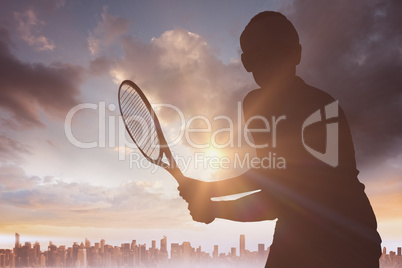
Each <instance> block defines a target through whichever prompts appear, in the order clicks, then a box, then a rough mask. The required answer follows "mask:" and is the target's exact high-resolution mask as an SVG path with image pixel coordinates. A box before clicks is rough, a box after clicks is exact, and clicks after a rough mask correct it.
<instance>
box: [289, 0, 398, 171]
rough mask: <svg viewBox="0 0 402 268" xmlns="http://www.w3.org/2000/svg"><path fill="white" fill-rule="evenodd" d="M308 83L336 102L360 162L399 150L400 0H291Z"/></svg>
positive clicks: (389, 155) (378, 158) (292, 19)
mask: <svg viewBox="0 0 402 268" xmlns="http://www.w3.org/2000/svg"><path fill="white" fill-rule="evenodd" d="M283 13H285V14H286V15H287V16H288V17H289V19H290V20H291V21H292V22H293V23H294V25H295V27H296V29H297V30H298V31H299V35H300V37H301V44H302V46H303V57H302V63H301V66H300V68H299V70H298V72H299V74H300V75H301V76H302V77H303V78H304V79H305V80H306V82H308V83H310V84H312V85H313V86H317V87H319V88H321V89H323V90H325V91H328V92H329V93H330V94H332V95H333V96H334V97H335V98H337V99H339V100H340V104H341V106H342V107H343V108H344V110H345V112H346V115H347V117H348V119H349V123H350V125H351V128H352V134H353V137H354V141H355V147H356V152H357V158H358V160H359V163H361V164H369V163H373V161H377V162H378V161H379V160H381V159H385V158H388V157H395V155H397V154H398V153H400V149H401V142H402V102H401V100H402V90H401V88H402V76H401V73H402V50H401V47H402V35H401V27H400V25H401V24H402V17H401V16H400V14H402V2H400V1H346V0H344V1H332V2H328V1H318V0H317V1H294V3H293V6H292V7H291V8H289V7H288V8H286V9H285V10H283Z"/></svg>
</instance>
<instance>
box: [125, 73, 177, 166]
mask: <svg viewBox="0 0 402 268" xmlns="http://www.w3.org/2000/svg"><path fill="white" fill-rule="evenodd" d="M119 108H120V113H121V115H122V118H123V122H124V125H125V127H126V130H127V132H128V134H129V135H130V137H131V139H132V140H133V141H134V143H135V144H136V146H137V147H138V149H139V150H140V151H141V153H142V154H143V155H144V156H145V158H147V160H149V161H150V162H152V163H154V164H157V165H159V166H162V167H164V168H166V167H167V164H166V163H164V162H163V161H162V157H163V153H164V150H163V149H164V148H166V140H165V138H164V136H163V133H162V129H161V126H160V123H159V120H158V117H157V116H156V114H155V111H154V109H153V108H152V106H151V104H150V103H149V101H148V99H147V98H146V96H145V95H144V93H143V92H142V90H141V89H140V88H139V87H138V86H137V85H136V84H135V83H134V82H133V81H131V80H125V81H123V82H122V83H121V84H120V87H119ZM168 151H169V152H168V154H170V150H169V149H168ZM165 154H166V152H165Z"/></svg>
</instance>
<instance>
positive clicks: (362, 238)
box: [178, 11, 381, 268]
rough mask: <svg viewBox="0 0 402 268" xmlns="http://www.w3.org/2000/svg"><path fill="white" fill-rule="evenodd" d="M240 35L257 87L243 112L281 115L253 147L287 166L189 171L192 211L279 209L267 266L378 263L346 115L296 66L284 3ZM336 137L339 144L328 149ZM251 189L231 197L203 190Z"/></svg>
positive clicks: (202, 216) (256, 216)
mask: <svg viewBox="0 0 402 268" xmlns="http://www.w3.org/2000/svg"><path fill="white" fill-rule="evenodd" d="M240 45H241V49H242V51H243V54H242V56H241V60H242V62H243V65H244V67H245V69H246V70H247V71H248V72H251V73H252V75H253V77H254V79H255V81H256V83H257V84H258V85H259V86H260V87H261V88H259V89H256V90H254V91H251V92H250V93H249V94H248V95H247V96H246V97H245V99H244V101H243V112H244V119H245V121H247V120H248V119H249V118H251V117H252V116H256V115H259V116H263V117H265V118H267V120H268V121H270V120H271V118H272V116H275V117H276V118H279V117H280V116H282V115H284V116H286V119H283V120H282V121H281V122H279V123H278V128H277V130H276V146H272V145H271V146H269V147H265V148H259V149H256V152H257V155H258V157H260V158H263V157H264V156H266V155H267V154H268V153H269V152H275V153H276V154H277V155H280V156H282V157H283V158H284V159H286V168H283V169H264V168H254V169H250V170H249V171H247V172H246V173H244V174H243V175H241V176H238V177H235V178H231V179H226V180H221V181H215V182H202V181H198V180H193V179H190V178H188V180H186V182H185V183H182V184H181V185H179V188H178V189H179V191H180V195H181V196H182V197H183V198H184V199H185V200H186V201H187V202H188V208H189V210H190V214H191V215H192V217H193V219H194V220H195V221H199V222H204V223H210V222H212V221H213V220H214V219H215V218H222V219H229V220H234V221H242V222H249V221H262V220H274V219H277V223H276V228H275V234H274V238H273V243H272V245H271V247H270V253H269V256H268V260H267V263H266V267H269V268H278V267H279V268H287V267H292V268H293V267H302V268H304V267H305V268H313V267H317V268H318V267H320V268H332V267H334V268H335V267H342V268H345V267H351V268H373V267H378V266H379V261H378V259H379V257H380V255H381V249H380V243H381V238H380V236H379V235H378V233H377V231H376V229H377V223H376V218H375V215H374V212H373V210H372V207H371V205H370V202H369V200H368V198H367V196H366V194H365V192H364V188H365V187H364V185H363V184H362V183H361V182H359V180H358V178H357V175H358V173H359V171H358V170H357V169H356V162H355V152H354V146H353V141H352V137H351V133H350V129H349V125H348V123H347V120H346V117H345V115H344V113H343V111H342V110H341V108H340V107H338V104H337V102H335V100H334V99H333V98H332V97H331V96H330V95H329V94H327V93H325V92H323V91H321V90H319V89H317V88H314V87H312V86H309V85H307V84H306V83H305V82H304V81H303V80H302V79H301V78H299V77H298V76H296V65H298V64H299V62H300V58H301V46H300V44H299V37H298V34H297V32H296V30H295V28H294V26H293V25H292V23H291V22H290V21H289V20H288V19H287V18H286V17H285V16H284V15H282V14H281V13H278V12H272V11H265V12H262V13H259V14H257V15H256V16H255V17H253V18H252V19H251V21H250V22H249V24H248V25H247V26H246V27H245V29H244V31H243V33H242V34H241V37H240ZM328 64H330V63H328ZM317 111H318V112H317ZM322 118H324V119H322ZM307 119H309V120H307ZM321 119H322V120H321ZM329 126H331V127H329ZM258 127H259V126H258V124H256V125H255V126H253V127H250V128H252V129H256V128H258ZM334 133H335V134H334ZM251 134H252V137H253V139H254V143H255V144H260V145H263V144H269V142H271V141H272V139H271V138H272V137H271V136H270V135H272V133H267V132H265V133H264V132H252V133H251ZM330 134H331V135H332V134H334V135H332V136H331V135H330ZM328 137H332V140H328ZM334 142H335V143H334ZM336 143H337V146H336V149H337V150H336V152H333V151H332V152H330V153H332V154H333V155H328V154H327V153H328V150H329V148H328V147H329V146H330V145H331V144H332V145H333V144H335V145H336ZM332 147H333V146H332ZM326 150H327V151H326ZM256 189H260V191H259V192H257V193H254V194H251V195H248V196H245V197H243V198H239V199H237V200H231V201H211V199H210V197H216V196H224V195H230V194H237V193H241V192H246V191H250V190H256Z"/></svg>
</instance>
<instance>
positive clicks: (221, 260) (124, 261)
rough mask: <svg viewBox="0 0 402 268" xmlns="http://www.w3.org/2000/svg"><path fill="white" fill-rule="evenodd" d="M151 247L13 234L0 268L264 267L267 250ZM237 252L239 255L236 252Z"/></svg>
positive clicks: (384, 265)
mask: <svg viewBox="0 0 402 268" xmlns="http://www.w3.org/2000/svg"><path fill="white" fill-rule="evenodd" d="M151 243H152V244H151V246H150V247H148V248H147V245H146V244H137V242H136V240H132V241H131V243H123V244H121V246H120V247H119V246H112V245H108V244H106V242H105V240H104V239H102V240H100V241H99V242H95V243H94V244H93V245H92V243H91V241H89V240H88V239H86V238H85V242H81V244H78V243H77V242H75V243H74V244H73V245H72V246H71V247H66V246H65V245H62V246H56V245H54V244H53V243H52V242H51V241H50V242H49V246H48V248H47V250H46V251H41V249H40V244H39V242H35V243H34V244H33V245H32V244H31V242H25V244H24V245H22V244H21V243H20V235H19V234H18V233H16V234H15V246H14V248H13V249H12V250H11V249H0V268H14V267H74V268H85V267H157V268H164V267H190V266H191V267H264V264H265V261H266V259H267V257H268V254H269V247H268V248H265V245H264V244H258V251H249V250H247V249H246V247H245V245H246V237H245V235H244V234H242V235H240V239H239V246H238V248H237V247H232V248H231V250H230V252H228V253H224V252H219V246H218V245H214V250H213V252H212V255H211V254H210V253H207V252H204V251H202V249H201V246H199V247H197V248H194V247H192V246H191V244H190V242H183V243H182V244H179V243H171V244H170V257H169V253H168V242H167V237H166V236H164V237H163V238H162V239H161V240H160V248H157V247H156V240H152V242H151ZM237 249H239V251H238V252H237ZM401 251H402V249H401V247H398V248H397V252H394V251H390V252H389V253H388V254H387V249H386V248H385V247H384V248H383V253H382V256H381V258H380V267H381V268H398V267H402V252H401Z"/></svg>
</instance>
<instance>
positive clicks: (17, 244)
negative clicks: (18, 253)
mask: <svg viewBox="0 0 402 268" xmlns="http://www.w3.org/2000/svg"><path fill="white" fill-rule="evenodd" d="M20 247H21V244H20V234H18V233H15V248H20Z"/></svg>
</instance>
